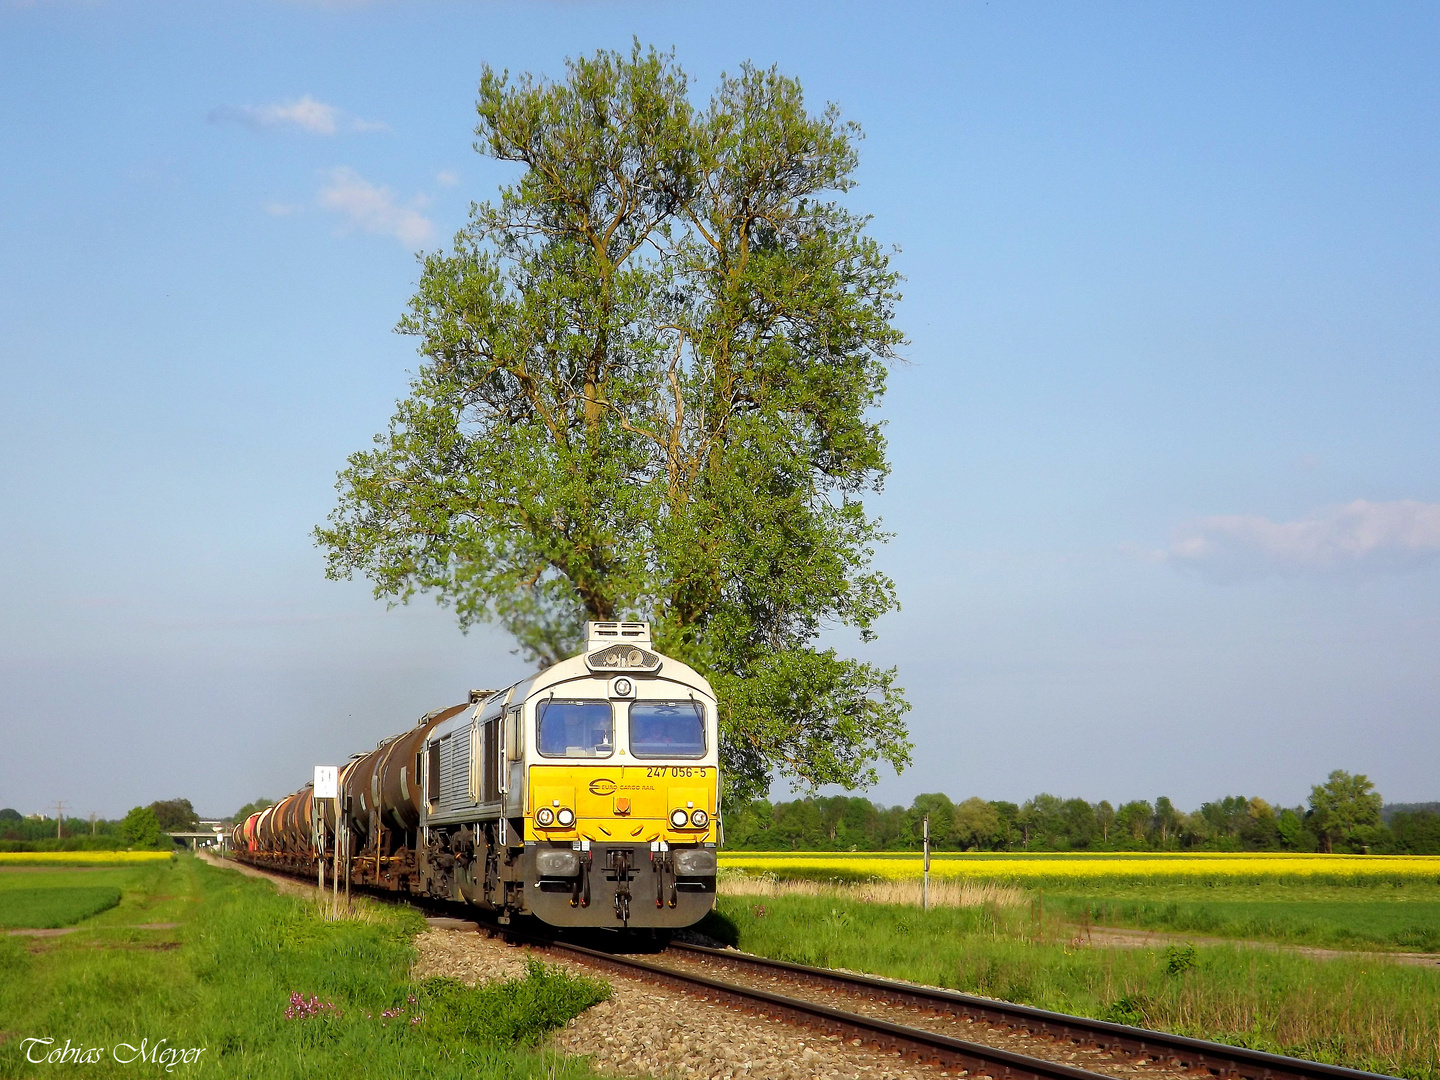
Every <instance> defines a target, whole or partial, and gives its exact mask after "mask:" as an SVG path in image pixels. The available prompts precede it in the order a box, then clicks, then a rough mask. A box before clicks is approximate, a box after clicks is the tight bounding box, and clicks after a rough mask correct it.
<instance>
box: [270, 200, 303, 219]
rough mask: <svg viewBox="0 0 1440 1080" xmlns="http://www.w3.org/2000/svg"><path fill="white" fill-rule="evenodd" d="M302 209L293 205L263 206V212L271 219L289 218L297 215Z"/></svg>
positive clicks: (273, 204)
mask: <svg viewBox="0 0 1440 1080" xmlns="http://www.w3.org/2000/svg"><path fill="white" fill-rule="evenodd" d="M302 210H304V207H302V206H296V205H295V204H294V203H279V202H272V203H266V204H265V212H266V213H267V214H269V215H270V216H271V217H289V216H290V215H291V214H298V213H300V212H301V211H302Z"/></svg>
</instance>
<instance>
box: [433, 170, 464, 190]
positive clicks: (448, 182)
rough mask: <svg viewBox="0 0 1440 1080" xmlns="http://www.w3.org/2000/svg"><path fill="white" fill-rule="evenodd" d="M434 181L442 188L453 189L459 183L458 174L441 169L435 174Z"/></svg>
mask: <svg viewBox="0 0 1440 1080" xmlns="http://www.w3.org/2000/svg"><path fill="white" fill-rule="evenodd" d="M435 180H436V182H437V183H439V184H440V185H442V186H443V187H454V186H455V185H456V184H458V183H460V174H459V173H458V172H456V171H455V170H454V169H441V170H440V171H439V172H438V173H436V174H435Z"/></svg>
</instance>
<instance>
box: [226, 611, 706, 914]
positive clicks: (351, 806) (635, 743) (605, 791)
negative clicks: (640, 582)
mask: <svg viewBox="0 0 1440 1080" xmlns="http://www.w3.org/2000/svg"><path fill="white" fill-rule="evenodd" d="M585 629H586V645H585V651H584V652H583V653H581V654H580V655H578V656H575V657H572V658H570V659H569V660H565V661H562V662H561V663H558V664H555V665H553V666H551V667H548V668H546V669H545V670H543V671H540V672H538V673H536V674H535V675H532V676H531V677H530V678H528V679H525V680H523V681H521V682H518V683H515V684H514V685H513V686H508V687H506V688H504V689H502V690H472V691H471V692H470V695H469V698H468V700H467V701H465V702H464V703H462V704H459V705H453V706H451V707H449V708H446V709H438V710H436V711H434V712H431V713H427V714H426V715H425V716H422V717H421V718H420V720H419V722H418V723H417V724H416V725H415V726H414V727H412V728H411V729H409V730H408V731H405V732H402V733H401V734H399V735H395V736H393V737H391V738H388V739H385V740H382V741H381V743H380V744H379V745H378V746H377V747H376V748H375V749H374V750H372V751H370V752H369V753H367V754H360V755H356V756H355V757H353V758H351V759H350V761H349V762H348V763H347V764H346V765H344V766H343V767H342V768H341V769H340V775H339V797H338V798H336V799H329V798H323V799H317V798H315V796H314V789H313V784H311V785H307V786H306V787H305V788H303V789H301V790H300V791H297V792H295V793H294V794H292V795H288V796H286V797H285V798H284V799H281V800H280V801H279V802H278V803H276V804H275V805H274V806H271V807H268V808H267V809H265V810H263V811H261V812H260V813H258V814H253V815H251V816H250V817H249V818H247V819H246V820H245V821H243V822H241V823H239V824H238V825H237V826H236V827H235V829H234V832H233V834H232V844H233V850H234V854H235V856H236V857H237V858H238V859H240V860H242V861H245V862H248V863H253V864H255V865H257V866H262V867H269V868H273V869H277V870H283V871H288V872H290V873H297V874H298V873H307V874H310V875H312V876H316V875H323V874H324V873H325V871H326V870H327V869H330V868H332V867H333V868H335V871H334V872H336V873H338V874H344V875H347V876H346V878H345V880H347V881H349V882H353V883H355V884H357V885H360V886H365V887H369V888H375V889H384V890H391V891H394V892H399V893H409V894H413V895H417V896H427V897H435V898H441V899H447V900H455V901H461V902H464V903H468V904H474V905H477V906H479V907H481V908H484V909H487V910H488V911H490V912H492V913H494V914H495V915H496V916H497V917H498V921H501V922H508V921H509V919H510V917H511V916H513V915H519V914H529V915H533V916H535V917H536V918H538V919H540V920H542V921H544V922H546V923H549V924H552V925H555V926H588V927H613V928H678V927H683V926H689V925H691V924H693V923H695V922H698V921H699V920H700V919H702V918H703V917H704V916H705V914H706V912H708V911H709V910H710V909H711V907H712V906H713V905H714V902H715V871H716V845H717V843H718V842H719V840H720V838H721V825H720V768H719V755H718V747H717V745H716V744H717V737H718V731H717V722H716V701H715V694H714V691H713V690H711V688H710V685H709V683H707V682H706V681H705V679H704V678H702V677H701V676H700V675H699V674H698V673H697V672H696V671H694V670H693V669H692V668H690V667H688V666H687V665H685V664H683V663H681V662H680V661H678V660H675V659H673V658H671V657H667V656H663V655H661V654H660V653H658V652H656V651H655V649H654V647H653V645H652V643H651V638H650V628H649V626H648V624H646V623H637V622H591V623H587V624H586V628H585ZM337 810H338V814H337ZM322 868H323V869H322Z"/></svg>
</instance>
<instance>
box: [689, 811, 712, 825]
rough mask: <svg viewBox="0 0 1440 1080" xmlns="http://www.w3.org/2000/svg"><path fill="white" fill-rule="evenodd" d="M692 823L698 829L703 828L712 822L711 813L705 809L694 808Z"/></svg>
mask: <svg viewBox="0 0 1440 1080" xmlns="http://www.w3.org/2000/svg"><path fill="white" fill-rule="evenodd" d="M690 824H691V825H694V826H695V828H697V829H703V828H704V827H705V826H706V825H709V824H710V815H709V814H707V813H706V812H705V811H704V810H692V811H691V812H690Z"/></svg>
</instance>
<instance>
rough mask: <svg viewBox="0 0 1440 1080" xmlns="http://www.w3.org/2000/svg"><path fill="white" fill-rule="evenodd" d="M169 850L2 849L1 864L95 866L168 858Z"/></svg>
mask: <svg viewBox="0 0 1440 1080" xmlns="http://www.w3.org/2000/svg"><path fill="white" fill-rule="evenodd" d="M171 857H172V853H171V852H168V851H0V866H4V865H5V864H6V863H30V864H34V863H43V864H45V865H55V866H94V865H97V864H113V863H147V862H155V861H156V860H158V859H168V858H171Z"/></svg>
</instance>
